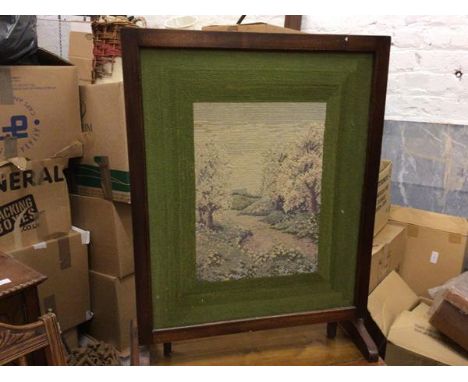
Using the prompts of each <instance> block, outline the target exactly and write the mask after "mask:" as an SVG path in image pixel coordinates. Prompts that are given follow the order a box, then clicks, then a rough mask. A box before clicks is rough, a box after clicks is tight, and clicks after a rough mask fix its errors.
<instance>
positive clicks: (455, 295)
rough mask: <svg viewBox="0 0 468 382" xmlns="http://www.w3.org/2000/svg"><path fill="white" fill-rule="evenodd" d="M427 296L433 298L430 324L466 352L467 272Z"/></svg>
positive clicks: (467, 346) (467, 333)
mask: <svg viewBox="0 0 468 382" xmlns="http://www.w3.org/2000/svg"><path fill="white" fill-rule="evenodd" d="M434 292H435V294H434ZM429 294H430V295H431V296H434V304H433V305H432V307H431V311H430V315H431V317H430V320H429V321H430V323H431V324H432V325H433V326H434V327H436V328H437V329H438V330H440V331H441V332H442V333H444V334H445V335H446V336H447V337H449V338H451V339H452V340H453V341H455V342H456V343H457V344H459V345H460V346H461V347H462V348H464V349H465V350H466V351H467V352H468V272H465V273H463V274H461V275H459V276H457V277H455V278H453V279H451V280H450V281H449V282H448V283H446V284H444V285H443V286H441V287H437V288H435V289H431V290H430V291H429Z"/></svg>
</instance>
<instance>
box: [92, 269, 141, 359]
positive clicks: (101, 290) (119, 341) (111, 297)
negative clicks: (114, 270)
mask: <svg viewBox="0 0 468 382" xmlns="http://www.w3.org/2000/svg"><path fill="white" fill-rule="evenodd" d="M89 275H90V282H91V308H92V310H93V313H94V316H93V319H92V320H91V321H90V323H89V334H91V335H92V336H93V337H94V338H96V339H98V340H101V341H105V342H108V343H110V344H112V345H113V346H115V347H116V348H117V349H118V350H120V351H123V350H125V349H127V348H128V347H129V345H130V322H131V321H132V320H135V319H136V303H135V276H134V275H129V276H127V277H124V278H123V279H118V278H117V277H113V276H109V275H105V274H102V273H99V272H94V271H90V272H89Z"/></svg>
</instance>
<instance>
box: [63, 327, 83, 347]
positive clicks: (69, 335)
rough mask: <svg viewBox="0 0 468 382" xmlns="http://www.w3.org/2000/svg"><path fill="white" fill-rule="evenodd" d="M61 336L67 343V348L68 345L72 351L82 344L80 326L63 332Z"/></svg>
mask: <svg viewBox="0 0 468 382" xmlns="http://www.w3.org/2000/svg"><path fill="white" fill-rule="evenodd" d="M61 337H62V341H63V342H64V343H65V348H67V347H68V350H70V351H71V350H73V349H76V348H77V347H79V346H80V343H79V338H78V328H77V327H76V326H75V327H74V328H70V329H68V330H66V331H64V332H62V334H61Z"/></svg>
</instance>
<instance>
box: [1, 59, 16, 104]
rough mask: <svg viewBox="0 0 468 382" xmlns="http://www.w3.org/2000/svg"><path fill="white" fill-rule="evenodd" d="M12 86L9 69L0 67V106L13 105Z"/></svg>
mask: <svg viewBox="0 0 468 382" xmlns="http://www.w3.org/2000/svg"><path fill="white" fill-rule="evenodd" d="M13 104H14V97H13V86H12V83H11V69H10V68H9V67H8V66H0V105H13Z"/></svg>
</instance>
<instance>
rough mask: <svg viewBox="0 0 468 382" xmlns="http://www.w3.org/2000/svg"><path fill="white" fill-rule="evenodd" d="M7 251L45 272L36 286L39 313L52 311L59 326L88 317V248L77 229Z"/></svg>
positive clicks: (67, 325) (64, 328)
mask: <svg viewBox="0 0 468 382" xmlns="http://www.w3.org/2000/svg"><path fill="white" fill-rule="evenodd" d="M7 253H8V254H9V255H11V256H13V257H14V258H15V259H17V260H19V261H21V262H22V263H24V264H26V265H28V266H30V267H31V268H33V269H35V270H36V271H38V272H40V273H42V274H44V275H46V276H47V280H46V281H45V282H43V283H42V284H40V285H39V286H38V293H39V300H40V307H41V313H42V314H44V313H47V312H48V311H52V312H54V313H55V314H56V315H57V319H58V321H59V324H60V329H61V330H63V331H66V330H68V329H70V328H72V327H75V326H76V325H78V324H81V323H83V322H85V321H86V320H87V318H89V310H90V297H89V277H88V248H87V245H86V244H85V243H83V242H82V236H81V234H80V233H78V232H75V231H71V232H69V233H68V234H65V235H57V238H55V239H51V240H47V241H44V242H39V243H35V244H34V245H32V246H29V247H26V248H22V249H18V250H14V251H8V252H7Z"/></svg>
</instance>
